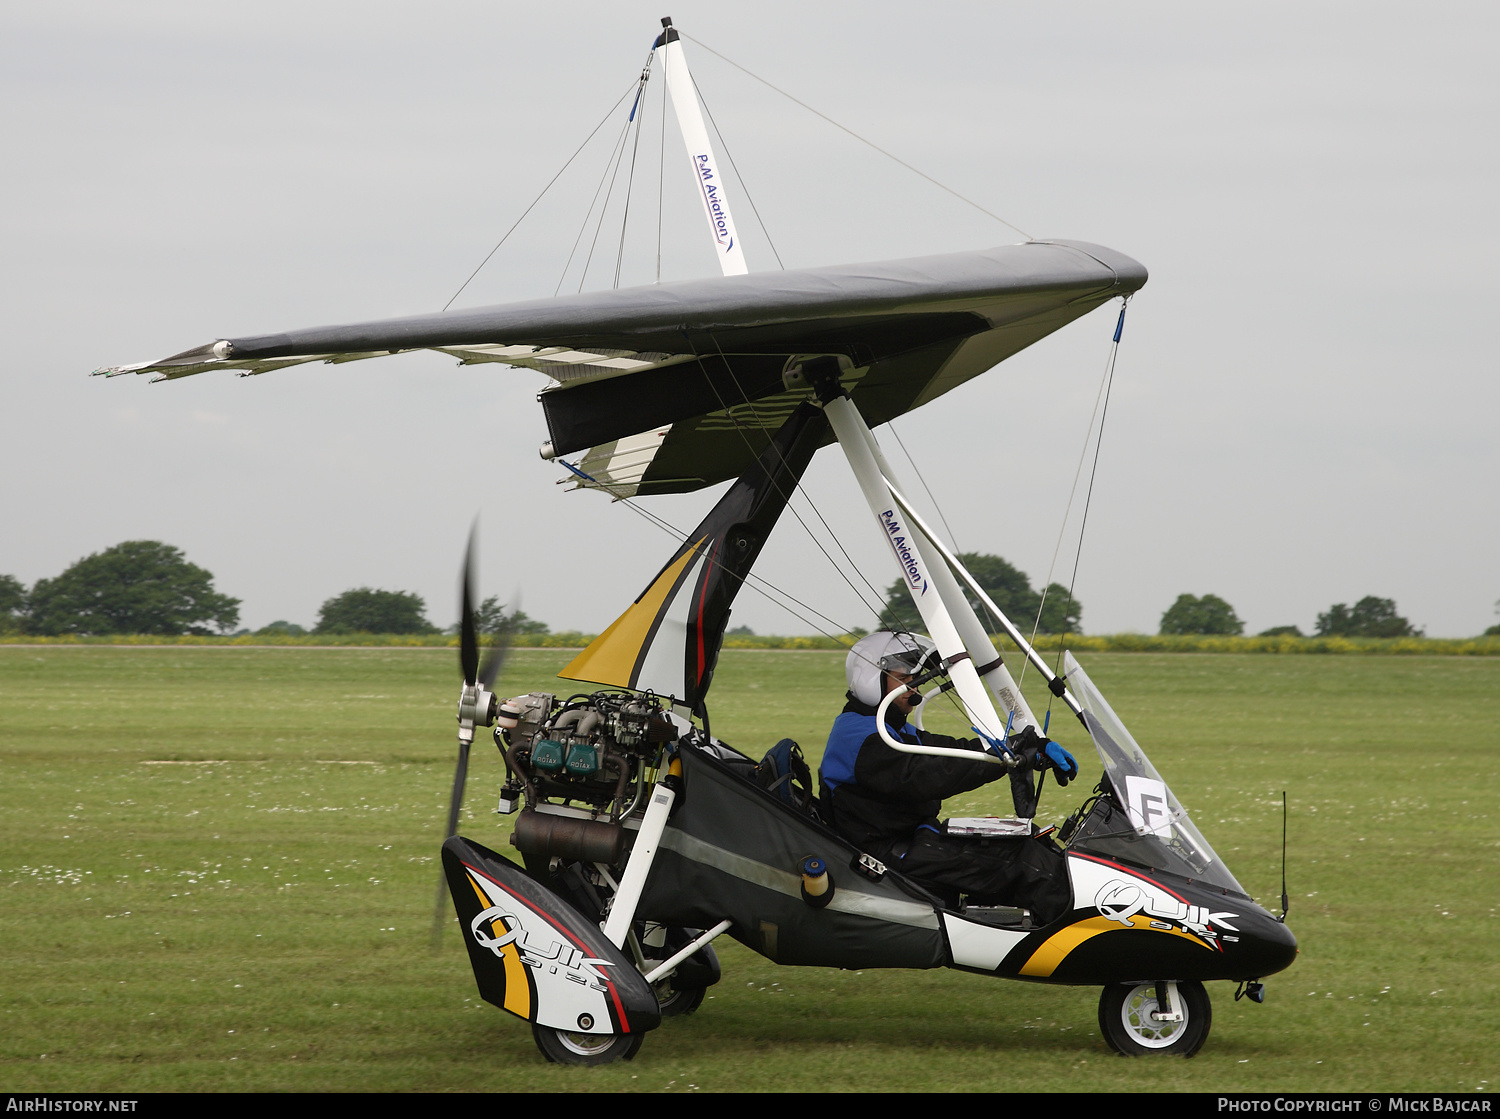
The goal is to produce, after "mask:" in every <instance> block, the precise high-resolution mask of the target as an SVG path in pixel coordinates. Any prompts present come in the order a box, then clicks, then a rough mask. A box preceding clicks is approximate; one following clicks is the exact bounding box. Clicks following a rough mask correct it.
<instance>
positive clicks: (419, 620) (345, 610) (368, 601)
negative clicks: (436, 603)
mask: <svg viewBox="0 0 1500 1119" xmlns="http://www.w3.org/2000/svg"><path fill="white" fill-rule="evenodd" d="M426 614H427V603H426V602H424V601H423V600H422V597H421V595H416V594H411V593H410V592H407V591H377V590H373V589H371V588H370V587H356V588H355V589H354V590H349V591H345V592H344V593H343V594H341V595H336V596H335V597H333V598H330V599H329V600H328V601H327V602H325V603H323V606H322V608H321V609H319V611H318V624H317V626H316V628H314V630H313V632H314V633H437V632H438V631H437V629H436V627H434V626H433V624H432V623H431V622H429V621H428V620H427V618H426Z"/></svg>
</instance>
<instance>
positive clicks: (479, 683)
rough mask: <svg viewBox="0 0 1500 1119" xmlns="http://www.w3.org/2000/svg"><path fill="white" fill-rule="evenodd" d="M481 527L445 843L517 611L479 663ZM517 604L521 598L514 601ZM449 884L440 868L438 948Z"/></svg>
mask: <svg viewBox="0 0 1500 1119" xmlns="http://www.w3.org/2000/svg"><path fill="white" fill-rule="evenodd" d="M478 528H479V522H478V519H477V518H476V519H475V522H474V525H473V526H472V527H471V528H470V529H469V543H468V546H467V547H466V548H465V550H464V566H463V575H462V578H461V582H460V590H459V600H460V614H459V620H458V666H459V672H460V674H461V675H462V676H463V681H464V686H463V690H462V691H461V692H460V693H459V697H458V764H457V765H456V766H455V767H454V770H453V792H452V795H451V796H450V797H449V800H448V822H447V825H446V827H445V828H444V829H443V838H444V839H445V840H446V839H448V838H449V837H451V836H453V835H456V834H457V833H458V813H459V809H461V808H462V807H463V803H464V785H465V784H466V783H467V781H468V776H469V749H470V747H471V746H473V744H474V729H475V727H476V726H489V725H490V724H492V723H493V722H494V721H495V718H494V712H495V706H496V700H495V696H494V695H493V694H492V693H491V692H490V686H491V685H492V684H494V682H495V678H496V677H497V676H498V675H499V674H500V669H501V667H502V666H503V665H504V664H505V654H506V653H507V652H508V651H509V649H510V629H511V619H512V618H513V617H514V615H515V610H510V611H507V612H506V617H505V623H504V625H503V626H502V627H501V632H500V634H499V638H498V640H497V642H496V644H495V647H494V648H493V649H491V651H490V653H489V655H488V656H487V657H486V658H485V662H484V666H483V667H482V668H481V667H480V664H479V618H478V614H477V612H476V610H475V606H474V552H475V538H476V536H477V535H478ZM518 601H519V596H518ZM447 892H448V886H447V880H446V879H445V877H444V875H443V872H442V869H441V867H439V869H438V888H437V902H436V904H435V906H434V909H433V915H432V945H433V947H434V948H437V946H438V944H439V942H440V940H441V937H442V932H443V920H444V918H445V916H446V915H447V908H448V904H447Z"/></svg>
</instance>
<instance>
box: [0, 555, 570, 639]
mask: <svg viewBox="0 0 1500 1119" xmlns="http://www.w3.org/2000/svg"><path fill="white" fill-rule="evenodd" d="M239 620H240V600H239V599H237V598H231V597H230V596H229V595H226V594H220V593H219V592H218V591H217V590H215V589H214V577H213V575H212V574H211V573H210V572H208V571H207V570H205V569H204V568H202V567H199V566H198V565H197V564H193V563H189V562H188V560H187V557H186V556H185V555H183V553H182V550H181V549H180V548H174V547H172V546H171V545H170V544H163V543H162V542H161V541H159V540H127V541H125V542H124V543H123V544H116V545H115V546H114V547H113V548H106V549H104V551H102V552H95V553H93V554H92V555H88V556H85V557H84V558H83V559H81V560H79V561H78V562H77V563H74V564H73V565H72V566H70V567H69V568H68V569H67V570H66V571H64V572H63V573H62V574H60V575H58V576H57V577H56V578H52V579H38V580H37V581H36V584H35V585H34V586H32V587H31V588H29V589H28V588H27V587H26V586H25V585H24V584H23V583H22V582H21V581H20V580H19V579H17V578H16V577H15V576H13V575H0V633H25V634H34V635H37V636H47V637H58V636H64V635H70V634H71V635H75V636H80V637H85V636H86V637H101V636H108V635H111V634H150V635H162V636H182V635H199V636H211V635H214V634H229V633H234V632H239V633H248V632H249V631H248V630H239V631H236V630H235V626H237V625H238V624H239ZM475 621H476V624H477V625H478V627H479V630H480V632H482V633H502V632H507V633H548V632H550V630H549V629H548V627H547V625H546V623H544V622H539V621H536V620H535V619H533V618H528V617H527V616H526V614H525V612H524V611H522V610H519V609H517V610H512V611H507V609H506V607H505V606H503V605H502V604H501V603H500V600H499V597H498V596H491V597H490V598H487V599H485V600H484V602H483V603H481V604H480V606H479V609H477V610H476V611H475ZM448 628H449V632H454V631H456V630H457V629H458V624H457V623H454V624H453V625H452V626H450V627H448ZM255 632H256V634H257V635H258V636H265V635H272V634H299V633H307V632H309V631H308V630H306V629H304V628H303V627H302V626H300V625H296V624H294V623H292V622H287V621H275V622H272V623H271V624H270V625H267V626H263V627H261V628H260V629H259V630H257V631H255ZM311 632H312V633H327V634H344V633H399V634H410V633H418V634H420V633H440V632H442V631H441V630H439V629H438V628H437V627H436V626H434V625H433V624H432V623H431V622H429V621H428V620H427V603H426V602H425V601H424V600H423V599H422V596H421V595H418V594H413V593H411V592H409V591H386V590H376V589H374V588H372V587H356V588H354V589H352V590H347V591H344V592H343V593H342V594H338V595H335V596H334V597H332V598H330V599H328V600H327V601H326V602H324V603H323V605H322V608H321V609H320V610H319V611H318V622H317V625H315V626H314V627H313V628H312V630H311Z"/></svg>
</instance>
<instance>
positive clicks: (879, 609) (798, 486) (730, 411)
mask: <svg viewBox="0 0 1500 1119" xmlns="http://www.w3.org/2000/svg"><path fill="white" fill-rule="evenodd" d="M709 339H710V340H711V341H712V342H713V344H714V349H715V350H717V351H718V353H719V360H720V361H722V362H723V363H724V368H725V369H726V370H728V372H729V378H730V380H732V381H733V382H734V387H735V388H736V389H737V390H738V391H739V394H740V396H741V397H742V398H743V399H744V401H745V403H746V404H747V405H748V406H749V409H750V414H751V415H752V416H754V417H755V419H756V421H757V423H759V422H760V413H759V412H758V411H757V410H756V407H755V402H754V401H752V400H751V399H750V396H749V394H748V393H746V392H745V388H744V386H743V385H741V384H740V379H739V377H738V375H737V374H736V373H735V371H734V366H733V365H731V364H730V362H729V358H728V357H727V356H726V355H725V353H724V348H723V347H722V346H720V345H719V339H718V337H717V336H716V335H713V334H710V335H709ZM685 341H686V342H687V344H688V345H689V346H692V345H693V342H692V339H690V338H686V339H685ZM694 352H695V353H696V348H694ZM698 367H699V368H700V369H703V362H702V360H701V359H700V360H699V362H698ZM703 374H704V380H705V381H706V382H707V383H708V387H709V389H710V390H711V391H712V392H713V394H714V398H715V399H716V400H718V402H719V406H720V407H721V408H722V409H723V410H724V414H725V415H726V416H727V417H728V418H729V422H730V423H732V424H733V425H734V429H735V432H736V433H737V434H738V435H739V437H740V439H741V440H742V441H743V442H744V444H745V449H746V450H747V451H749V452H750V453H751V454H752V455H754V456H757V457H758V456H759V454H760V452H758V451H757V450H756V449H755V447H754V445H753V444H751V442H750V437H749V436H748V435H747V434H746V433H745V430H744V428H743V427H741V425H740V421H739V417H737V416H736V415H735V414H734V408H732V407H730V406H729V405H728V404H726V403H725V402H724V398H723V397H722V396H720V395H719V389H718V386H716V385H715V384H714V383H713V379H712V378H711V377H709V376H708V370H707V369H703ZM762 429H763V430H764V425H762ZM771 445H772V446H775V439H774V437H773V438H772V441H771ZM778 454H779V452H778ZM782 465H783V466H785V465H786V458H785V456H783V457H782ZM794 490H795V492H797V493H800V494H801V495H802V498H803V500H804V501H806V502H807V505H808V508H810V509H811V510H812V511H813V513H814V514H815V515H816V516H817V518H818V520H819V521H820V522H821V523H822V525H823V527H824V529H826V530H827V532H828V535H829V537H830V538H831V539H832V540H833V542H834V544H835V545H836V546H837V547H838V550H839V551H840V552H842V553H843V556H844V558H845V559H846V560H848V561H849V567H850V568H851V569H852V570H853V571H854V573H855V574H857V575H858V576H859V577H860V580H861V581H862V582H863V583H864V584H865V586H866V587H868V588H869V589H870V593H871V594H873V595H874V596H875V601H876V602H877V603H879V605H878V606H876V607H874V608H873V609H871V607H870V604H869V602H868V601H866V599H865V596H864V592H863V591H861V590H860V589H859V588H858V587H856V586H855V585H854V583H853V582H852V581H851V580H850V578H849V576H847V575H845V574H844V571H843V569H842V568H841V567H839V565H838V561H837V560H835V559H834V558H833V557H832V556H831V555H829V554H828V549H827V548H825V547H823V544H822V542H821V541H820V540H819V539H818V538H817V536H816V535H815V534H814V533H813V531H812V529H811V528H809V527H808V524H807V522H806V521H804V520H803V519H802V514H800V513H798V512H797V510H796V507H795V506H793V505H792V503H791V496H792V495H791V494H788V493H784V492H781V491H780V489H779V487H778V492H779V493H781V496H782V498H783V499H784V500H785V501H786V507H787V508H788V509H790V510H791V512H792V516H794V517H796V518H797V523H798V524H800V525H801V526H802V529H803V531H804V532H806V533H807V537H808V539H809V540H811V541H812V542H813V544H814V546H815V547H816V548H817V549H818V551H820V552H822V553H823V558H824V559H826V560H827V561H828V562H829V564H830V565H831V566H832V567H833V569H834V570H835V571H837V572H838V574H839V577H840V578H841V579H843V580H844V582H845V583H847V584H848V585H849V589H850V590H852V591H853V592H854V595H855V597H856V598H858V599H859V601H860V605H861V606H863V607H865V608H866V609H867V610H870V612H871V613H873V614H874V615H875V617H876V619H877V620H878V619H879V618H880V615H881V614H882V613H883V612H884V610H885V601H884V600H883V599H882V598H881V596H880V591H879V590H878V589H876V587H875V586H874V585H873V584H872V583H871V582H870V581H869V580H868V579H866V578H865V575H864V572H862V571H860V569H859V565H858V564H856V563H855V562H854V560H853V558H852V557H851V556H850V555H849V552H848V551H847V550H846V549H845V548H844V545H843V544H842V543H840V542H839V538H838V534H837V533H835V532H834V531H833V528H832V526H830V525H829V523H828V522H827V520H825V519H824V517H823V514H822V512H820V511H819V509H818V506H817V504H816V503H815V502H814V501H813V499H812V498H811V497H809V496H808V494H807V491H806V490H805V489H803V488H802V480H801V479H800V478H799V479H798V480H797V482H796V483H795V485H794ZM846 632H847V631H846Z"/></svg>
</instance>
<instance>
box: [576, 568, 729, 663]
mask: <svg viewBox="0 0 1500 1119" xmlns="http://www.w3.org/2000/svg"><path fill="white" fill-rule="evenodd" d="M702 545H703V541H702V540H699V541H697V542H696V543H694V544H693V546H692V547H690V548H685V549H684V550H683V553H682V555H681V556H679V557H678V559H677V561H676V562H675V563H671V564H668V565H667V566H666V567H664V568H662V572H661V574H660V575H658V576H657V577H656V580H655V582H653V583H652V584H651V585H650V586H649V587H647V588H646V589H645V591H644V592H643V593H642V594H641V597H640V598H638V599H636V600H635V602H634V604H632V605H631V607H630V608H629V609H628V610H626V611H625V613H623V614H621V615H620V616H619V617H618V618H616V619H615V620H614V623H613V624H612V625H611V626H610V627H609V628H608V629H607V630H605V631H604V632H603V633H601V634H600V635H599V636H598V637H596V638H594V640H593V641H592V642H590V644H589V647H588V648H587V649H585V650H584V651H583V652H581V653H579V654H578V655H577V656H576V657H574V658H573V659H572V660H571V661H570V662H569V663H568V665H567V667H566V668H564V669H563V670H562V671H561V672H559V673H558V676H560V677H561V678H562V679H564V680H583V681H585V682H587V683H591V684H604V685H606V686H610V687H616V688H630V687H634V686H635V681H634V679H633V677H634V674H635V670H636V666H637V665H638V664H640V663H641V661H642V659H643V654H644V653H645V652H646V646H647V643H648V642H649V641H650V640H651V638H652V637H653V636H655V634H656V630H657V621H658V619H659V618H660V617H661V615H662V613H663V611H665V610H666V609H667V607H668V606H669V605H670V602H669V599H670V598H671V596H672V590H673V588H674V587H676V586H677V584H678V582H679V580H681V578H682V574H683V572H684V571H685V570H686V569H687V566H688V564H689V563H691V562H692V561H693V559H694V558H695V557H696V556H697V555H698V551H699V549H700V548H701V547H702Z"/></svg>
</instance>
